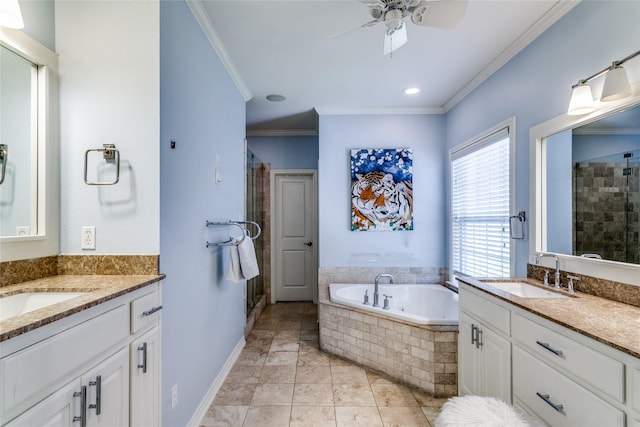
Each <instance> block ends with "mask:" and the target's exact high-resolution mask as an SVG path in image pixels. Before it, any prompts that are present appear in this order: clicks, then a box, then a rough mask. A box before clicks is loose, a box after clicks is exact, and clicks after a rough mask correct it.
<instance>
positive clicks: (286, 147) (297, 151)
mask: <svg viewBox="0 0 640 427" xmlns="http://www.w3.org/2000/svg"><path fill="white" fill-rule="evenodd" d="M247 147H248V148H249V149H250V150H251V151H252V152H253V154H255V155H256V156H258V158H259V159H260V160H261V161H262V162H264V163H271V169H317V168H318V136H250V137H248V138H247Z"/></svg>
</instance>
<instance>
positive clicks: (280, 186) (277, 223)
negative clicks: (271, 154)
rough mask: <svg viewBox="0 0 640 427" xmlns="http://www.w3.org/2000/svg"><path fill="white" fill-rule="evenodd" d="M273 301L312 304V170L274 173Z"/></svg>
mask: <svg viewBox="0 0 640 427" xmlns="http://www.w3.org/2000/svg"><path fill="white" fill-rule="evenodd" d="M273 178H274V180H273V182H274V202H275V203H274V206H273V209H272V212H273V214H272V218H273V230H274V236H273V237H274V239H273V241H274V249H275V251H274V276H275V277H274V278H275V280H274V288H275V292H274V294H275V301H312V300H314V296H315V290H316V288H317V285H316V280H317V279H316V278H317V261H316V259H317V256H316V253H317V252H316V246H317V245H316V229H317V226H316V208H315V205H316V203H315V199H316V190H315V171H304V172H303V171H300V172H297V171H296V172H293V171H286V172H285V171H273Z"/></svg>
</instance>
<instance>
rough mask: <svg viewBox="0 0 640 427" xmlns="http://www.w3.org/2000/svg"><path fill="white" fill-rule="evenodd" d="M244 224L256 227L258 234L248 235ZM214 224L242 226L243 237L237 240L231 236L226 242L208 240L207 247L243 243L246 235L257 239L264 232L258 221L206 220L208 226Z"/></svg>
mask: <svg viewBox="0 0 640 427" xmlns="http://www.w3.org/2000/svg"><path fill="white" fill-rule="evenodd" d="M242 224H251V225H253V226H254V227H256V234H255V235H254V236H248V235H247V233H246V231H247V230H246V229H245V228H244V227H243V226H242ZM212 225H223V226H225V225H226V226H229V225H231V226H235V227H238V228H240V230H242V238H241V239H240V240H237V241H236V240H235V239H233V238H231V237H229V240H225V241H224V242H216V243H212V242H206V245H205V246H206V247H207V248H208V247H209V246H237V245H239V244H240V243H242V241H243V240H244V238H245V237H246V236H248V237H249V238H250V239H251V240H255V239H257V238H258V237H260V235H261V234H262V228H260V224H258V223H257V222H254V221H222V222H219V221H207V222H206V226H207V227H209V226H212Z"/></svg>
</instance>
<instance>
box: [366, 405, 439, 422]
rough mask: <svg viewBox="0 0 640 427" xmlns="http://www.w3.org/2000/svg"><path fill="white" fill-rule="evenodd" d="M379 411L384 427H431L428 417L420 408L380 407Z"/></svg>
mask: <svg viewBox="0 0 640 427" xmlns="http://www.w3.org/2000/svg"><path fill="white" fill-rule="evenodd" d="M378 411H380V418H382V422H383V423H384V427H430V424H429V421H427V417H425V415H424V414H423V413H422V411H421V410H420V408H418V407H404V408H402V407H393V408H390V407H384V406H379V407H378Z"/></svg>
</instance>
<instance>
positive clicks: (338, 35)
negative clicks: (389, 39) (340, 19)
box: [329, 19, 380, 40]
mask: <svg viewBox="0 0 640 427" xmlns="http://www.w3.org/2000/svg"><path fill="white" fill-rule="evenodd" d="M378 22H380V20H379V19H374V20H371V21H369V22H365V23H364V24H362V25H358V26H357V27H353V28H349V29H347V30H344V31H340V32H339V33H336V34H334V35H332V36H331V37H329V40H331V39H335V38H336V37H340V36H343V35H345V34H347V33H350V32H351V31H355V30H359V29H360V28H364V27H371V26H372V25H375V24H377V23H378Z"/></svg>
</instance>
